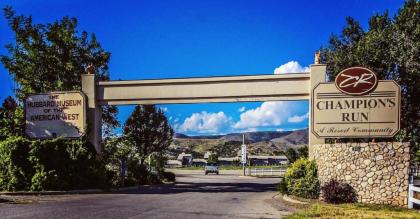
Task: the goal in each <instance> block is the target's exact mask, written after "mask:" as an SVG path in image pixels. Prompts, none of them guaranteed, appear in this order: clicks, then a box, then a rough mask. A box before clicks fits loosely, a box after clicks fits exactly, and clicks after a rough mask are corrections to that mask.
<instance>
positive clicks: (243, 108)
mask: <svg viewBox="0 0 420 219" xmlns="http://www.w3.org/2000/svg"><path fill="white" fill-rule="evenodd" d="M245 110H246V107H244V106H243V107H241V108H239V109H238V111H239V112H241V113H242V112H243V111H245Z"/></svg>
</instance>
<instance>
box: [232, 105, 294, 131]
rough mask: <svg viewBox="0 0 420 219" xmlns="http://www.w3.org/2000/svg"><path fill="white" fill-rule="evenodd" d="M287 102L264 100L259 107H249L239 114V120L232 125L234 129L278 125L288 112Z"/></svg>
mask: <svg viewBox="0 0 420 219" xmlns="http://www.w3.org/2000/svg"><path fill="white" fill-rule="evenodd" d="M288 105H289V104H287V102H264V103H262V104H261V106H260V107H257V108H255V109H250V110H247V111H245V112H243V113H242V114H241V115H240V120H239V121H238V122H236V123H235V124H234V125H233V128H236V129H248V128H252V127H263V126H279V125H281V124H282V123H283V122H284V120H285V118H287V116H288V115H289V114H290V113H289V110H288Z"/></svg>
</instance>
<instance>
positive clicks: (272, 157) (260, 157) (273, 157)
mask: <svg viewBox="0 0 420 219" xmlns="http://www.w3.org/2000/svg"><path fill="white" fill-rule="evenodd" d="M248 158H250V159H262V160H264V159H278V160H287V157H286V156H284V155H281V156H266V155H249V156H248Z"/></svg>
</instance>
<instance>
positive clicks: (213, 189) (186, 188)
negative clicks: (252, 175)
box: [118, 182, 277, 194]
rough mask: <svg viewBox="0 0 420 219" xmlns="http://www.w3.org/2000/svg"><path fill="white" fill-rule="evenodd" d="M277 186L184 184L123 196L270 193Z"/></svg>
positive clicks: (151, 188) (162, 186)
mask: <svg viewBox="0 0 420 219" xmlns="http://www.w3.org/2000/svg"><path fill="white" fill-rule="evenodd" d="M276 186H277V184H267V183H191V182H182V183H176V184H172V185H156V186H150V187H141V188H139V189H133V190H129V191H124V192H118V193H120V194H121V193H122V194H175V193H184V192H199V193H219V192H270V191H276Z"/></svg>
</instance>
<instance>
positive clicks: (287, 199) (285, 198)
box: [283, 195, 309, 205]
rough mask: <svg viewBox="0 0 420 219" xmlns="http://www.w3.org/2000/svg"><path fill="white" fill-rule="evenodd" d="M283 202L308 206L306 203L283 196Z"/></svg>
mask: <svg viewBox="0 0 420 219" xmlns="http://www.w3.org/2000/svg"><path fill="white" fill-rule="evenodd" d="M283 200H284V201H286V202H289V203H292V204H300V205H308V204H309V203H308V202H302V201H298V200H295V199H292V198H290V197H289V196H287V195H283Z"/></svg>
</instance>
